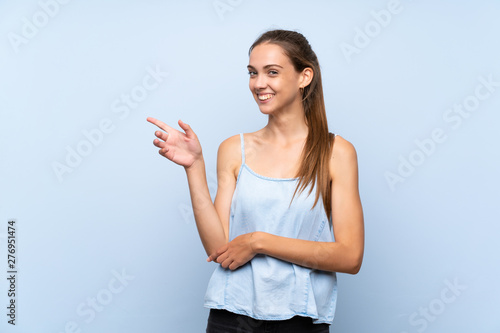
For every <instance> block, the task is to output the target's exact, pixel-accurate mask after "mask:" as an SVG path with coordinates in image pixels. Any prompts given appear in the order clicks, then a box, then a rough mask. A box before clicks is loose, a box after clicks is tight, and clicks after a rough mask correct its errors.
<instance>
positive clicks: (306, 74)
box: [299, 67, 314, 88]
mask: <svg viewBox="0 0 500 333" xmlns="http://www.w3.org/2000/svg"><path fill="white" fill-rule="evenodd" d="M313 76H314V72H313V70H312V68H310V67H306V68H304V70H303V71H302V73H300V81H299V86H300V87H301V88H304V87H307V86H308V85H309V84H310V83H311V81H312V79H313Z"/></svg>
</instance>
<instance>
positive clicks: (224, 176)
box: [148, 118, 241, 255]
mask: <svg viewBox="0 0 500 333" xmlns="http://www.w3.org/2000/svg"><path fill="white" fill-rule="evenodd" d="M148 121H149V122H150V123H152V124H154V125H156V126H158V127H159V128H160V129H162V130H164V131H165V132H166V133H165V132H162V131H156V132H155V135H156V136H157V138H158V139H155V140H154V145H155V146H157V147H158V148H160V150H159V153H160V155H162V156H164V157H166V158H167V159H169V160H171V161H172V162H174V163H176V164H179V165H182V166H183V167H184V169H185V171H186V175H187V179H188V185H189V193H190V195H191V204H192V206H193V213H194V218H195V221H196V226H197V228H198V233H199V235H200V239H201V242H202V244H203V247H204V248H205V251H206V253H207V255H210V253H213V252H214V251H215V250H217V249H218V248H220V247H221V246H223V245H224V244H226V243H227V241H228V234H229V214H230V206H231V199H232V195H233V192H234V188H235V185H236V179H235V171H234V170H235V168H236V167H237V165H236V164H237V161H238V159H237V158H235V156H234V153H235V152H237V151H238V150H236V151H235V148H236V149H237V142H236V140H235V137H232V138H229V139H227V140H226V141H224V142H223V143H222V144H221V145H220V147H219V152H218V156H217V181H218V187H217V195H216V197H215V204H214V203H212V199H211V197H210V192H209V190H208V184H207V178H206V172H205V161H204V159H203V154H202V150H201V145H200V143H199V141H198V138H197V136H196V134H195V133H194V131H193V130H192V129H191V127H190V126H189V125H187V124H185V123H183V122H182V121H179V126H180V127H181V128H182V129H183V130H184V131H185V134H184V133H182V132H180V131H177V130H176V129H173V128H171V127H170V126H168V125H166V124H165V123H163V122H161V121H159V120H157V119H154V118H148ZM240 160H241V159H240Z"/></svg>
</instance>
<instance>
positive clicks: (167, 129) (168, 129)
mask: <svg viewBox="0 0 500 333" xmlns="http://www.w3.org/2000/svg"><path fill="white" fill-rule="evenodd" d="M146 120H147V121H148V122H150V123H151V124H153V125H156V126H158V127H159V128H161V129H162V130H164V131H165V132H167V133H168V132H171V131H172V130H173V128H172V127H170V126H168V125H167V124H165V123H164V122H163V121H161V120H158V119H155V118H153V117H148V118H147V119H146Z"/></svg>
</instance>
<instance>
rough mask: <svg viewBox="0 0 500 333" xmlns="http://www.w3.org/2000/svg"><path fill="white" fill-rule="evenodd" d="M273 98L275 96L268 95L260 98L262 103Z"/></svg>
mask: <svg viewBox="0 0 500 333" xmlns="http://www.w3.org/2000/svg"><path fill="white" fill-rule="evenodd" d="M271 97H273V94H267V95H261V96H259V99H260V100H261V101H265V100H266V99H269V98H271Z"/></svg>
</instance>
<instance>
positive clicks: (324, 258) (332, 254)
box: [252, 232, 363, 274]
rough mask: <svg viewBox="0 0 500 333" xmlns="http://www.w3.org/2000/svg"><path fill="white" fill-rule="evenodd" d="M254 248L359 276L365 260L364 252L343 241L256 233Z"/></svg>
mask: <svg viewBox="0 0 500 333" xmlns="http://www.w3.org/2000/svg"><path fill="white" fill-rule="evenodd" d="M252 238H253V239H254V241H253V249H254V251H255V252H257V253H261V254H265V255H268V256H271V257H274V258H277V259H281V260H284V261H288V262H291V263H294V264H297V265H301V266H305V267H309V268H313V269H319V270H324V271H331V272H340V273H349V274H356V273H357V272H358V271H359V269H360V267H361V262H362V257H363V251H362V249H359V248H358V247H357V246H353V245H348V244H342V243H339V242H315V241H309V240H302V239H295V238H287V237H281V236H276V235H272V234H269V233H265V232H255V233H254V235H253V237H252Z"/></svg>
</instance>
